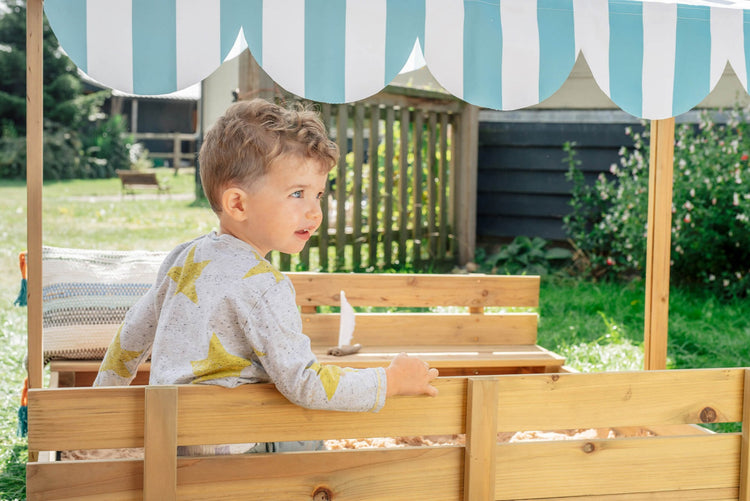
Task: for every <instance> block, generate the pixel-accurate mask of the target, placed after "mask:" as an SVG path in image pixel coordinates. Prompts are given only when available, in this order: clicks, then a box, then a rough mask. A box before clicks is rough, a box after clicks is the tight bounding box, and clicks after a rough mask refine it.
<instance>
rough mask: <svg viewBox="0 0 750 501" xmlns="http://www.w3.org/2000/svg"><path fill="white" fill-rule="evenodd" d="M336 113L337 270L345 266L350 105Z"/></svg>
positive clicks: (339, 106) (341, 106)
mask: <svg viewBox="0 0 750 501" xmlns="http://www.w3.org/2000/svg"><path fill="white" fill-rule="evenodd" d="M337 109H338V113H337V115H336V143H337V144H338V146H339V153H340V155H339V163H338V167H337V170H336V265H335V268H336V269H337V270H341V269H343V268H344V262H345V258H344V252H345V251H344V249H345V247H346V241H345V239H344V235H346V170H347V169H346V152H347V149H348V146H347V132H346V131H347V126H348V125H349V120H348V119H349V114H348V106H347V105H346V104H340V105H338V107H337Z"/></svg>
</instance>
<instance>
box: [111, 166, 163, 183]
mask: <svg viewBox="0 0 750 501" xmlns="http://www.w3.org/2000/svg"><path fill="white" fill-rule="evenodd" d="M117 176H118V177H119V178H120V181H122V184H123V185H149V186H151V185H153V186H158V185H159V181H158V179H157V177H156V174H155V173H154V172H139V171H123V170H118V171H117Z"/></svg>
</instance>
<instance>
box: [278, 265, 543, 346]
mask: <svg viewBox="0 0 750 501" xmlns="http://www.w3.org/2000/svg"><path fill="white" fill-rule="evenodd" d="M288 276H289V277H290V278H291V280H292V283H293V284H294V287H295V289H296V291H297V304H298V305H299V306H300V308H301V310H302V321H303V326H304V331H305V334H307V335H308V336H310V338H311V340H312V343H313V345H319V346H335V345H336V343H337V341H338V339H337V336H338V328H339V314H338V313H320V312H319V311H320V310H321V308H320V307H321V306H340V291H342V290H343V291H345V294H346V298H347V301H348V302H349V303H350V304H351V305H352V306H353V307H355V309H357V308H358V307H370V308H367V309H369V310H371V311H370V312H364V313H363V312H358V313H357V316H356V331H355V336H354V342H357V343H361V344H363V345H365V346H399V345H403V344H404V333H408V334H409V344H410V345H412V346H414V345H420V344H424V345H433V346H434V345H490V344H492V345H499V344H508V345H512V344H519V345H529V344H530V345H533V344H535V343H536V338H537V319H538V314H537V312H536V311H532V310H533V309H535V308H537V307H538V306H539V277H538V276H507V275H506V276H503V275H476V274H475V275H435V274H433V275H430V274H353V273H288ZM440 306H442V307H447V308H445V309H444V310H443V312H435V311H434V308H435V307H440ZM394 307H399V308H414V309H417V308H420V309H423V310H424V311H421V312H411V313H401V312H399V313H394V312H392V311H382V310H384V309H386V310H387V309H389V308H394ZM450 307H453V308H450ZM489 307H495V308H497V309H501V311H502V312H496V314H485V309H486V308H489ZM430 308H433V310H430ZM376 309H380V311H379V312H376V311H372V310H376ZM459 309H462V310H463V311H457V310H459ZM519 310H520V311H519ZM415 333H419V334H421V335H418V336H415V335H414V334H415Z"/></svg>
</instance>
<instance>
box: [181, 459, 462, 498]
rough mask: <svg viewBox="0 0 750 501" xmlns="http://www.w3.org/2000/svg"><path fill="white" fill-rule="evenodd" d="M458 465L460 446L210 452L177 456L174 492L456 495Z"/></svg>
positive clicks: (200, 494)
mask: <svg viewBox="0 0 750 501" xmlns="http://www.w3.org/2000/svg"><path fill="white" fill-rule="evenodd" d="M462 468H463V448H462V447H439V448H416V449H400V450H393V449H392V450H382V449H381V450H371V451H356V452H354V451H341V452H325V453H318V454H304V453H302V454H270V455H263V456H258V455H248V456H244V457H224V458H211V459H210V460H193V461H181V462H180V471H179V479H178V483H179V488H178V495H179V499H180V500H185V501H203V500H205V499H210V498H211V496H212V494H214V493H216V492H217V491H220V492H221V494H222V496H223V498H224V499H249V498H252V499H269V500H271V499H312V498H313V493H314V492H315V491H316V490H322V489H327V490H328V492H330V493H331V494H333V496H332V497H331V498H330V499H332V500H334V501H335V500H337V499H341V500H345V499H351V500H354V499H373V500H374V499H388V500H403V501H414V500H422V499H429V500H431V501H432V500H445V501H455V500H457V499H461V484H462ZM249 493H252V495H250V496H249ZM248 496H249V497H248ZM316 499H317V498H316ZM320 499H324V498H320Z"/></svg>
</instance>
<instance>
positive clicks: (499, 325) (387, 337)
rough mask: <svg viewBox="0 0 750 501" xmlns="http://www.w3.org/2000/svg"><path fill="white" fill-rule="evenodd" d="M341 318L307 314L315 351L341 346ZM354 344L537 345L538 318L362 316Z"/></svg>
mask: <svg viewBox="0 0 750 501" xmlns="http://www.w3.org/2000/svg"><path fill="white" fill-rule="evenodd" d="M339 318H340V316H339V314H338V313H330V314H317V313H316V314H310V315H307V314H303V315H302V330H303V332H304V333H305V334H307V336H309V337H310V339H311V341H312V345H313V347H322V346H328V347H330V346H333V345H335V344H336V343H337V342H338V329H339V323H340V321H339ZM355 321H356V329H355V331H354V342H357V343H360V344H362V345H363V346H369V347H372V346H394V345H402V344H404V341H405V340H404V332H408V333H409V339H408V343H409V345H410V346H437V345H455V346H462V345H466V346H474V347H477V346H487V345H513V344H517V345H533V344H536V333H537V329H536V326H537V315H536V314H535V313H529V314H525V313H510V314H505V315H466V314H464V315H452V314H430V315H423V314H420V313H358V314H357V315H356V317H355Z"/></svg>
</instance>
